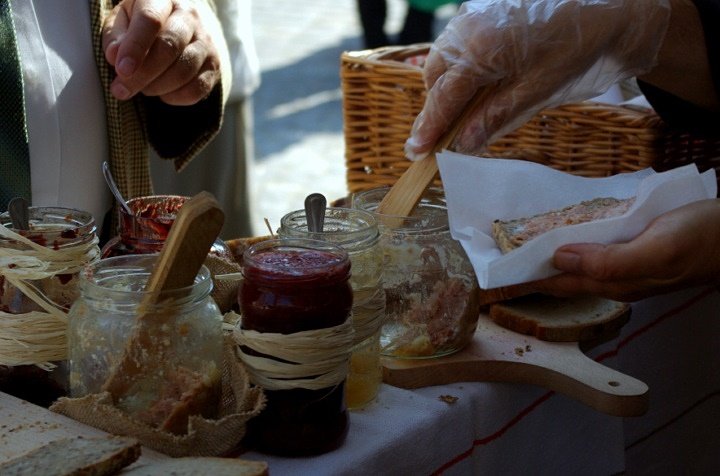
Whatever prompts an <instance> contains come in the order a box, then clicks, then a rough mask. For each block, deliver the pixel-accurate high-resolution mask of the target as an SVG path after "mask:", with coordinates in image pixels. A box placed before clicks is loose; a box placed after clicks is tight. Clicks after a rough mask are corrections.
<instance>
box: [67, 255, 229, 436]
mask: <svg viewBox="0 0 720 476" xmlns="http://www.w3.org/2000/svg"><path fill="white" fill-rule="evenodd" d="M157 257H158V255H156V254H152V255H150V254H144V255H129V256H118V257H113V258H106V259H102V260H100V261H98V262H97V263H95V264H93V265H91V266H89V267H88V268H87V269H86V271H85V272H84V273H83V274H82V279H81V281H80V292H81V295H80V298H79V299H78V300H77V301H75V304H74V305H73V307H72V308H71V309H70V314H69V328H68V347H69V370H70V394H71V396H72V397H81V396H83V395H87V394H91V393H99V392H100V391H101V390H102V387H103V384H104V383H105V382H106V380H107V379H108V377H109V375H110V373H111V372H112V371H113V369H114V368H115V366H116V365H117V364H118V362H119V361H120V360H121V359H122V358H123V355H124V354H125V350H126V348H127V347H128V341H129V339H130V338H131V336H133V334H134V332H135V331H136V326H135V322H136V317H137V315H138V312H140V307H139V306H140V303H141V302H142V301H143V299H144V297H145V296H146V294H147V293H146V292H145V291H144V289H145V285H146V283H147V280H148V278H149V277H150V274H151V272H152V269H153V265H154V263H155V261H156V260H157ZM211 290H212V279H211V277H210V272H209V271H208V269H207V268H206V267H205V266H203V267H201V268H200V271H199V273H198V275H197V276H196V278H195V283H194V284H193V285H192V286H189V287H187V288H181V289H174V290H169V291H163V292H162V293H161V294H160V296H159V298H158V299H157V304H155V305H153V306H151V307H149V308H145V306H143V309H142V312H146V313H152V314H157V315H161V316H169V320H168V321H166V322H163V323H162V325H160V324H158V329H151V330H149V331H148V332H149V333H150V334H151V341H150V343H149V345H148V347H151V352H156V353H157V359H156V361H155V362H152V361H151V363H150V364H146V365H155V366H156V367H157V368H156V369H155V370H154V371H148V370H147V368H146V369H145V372H144V373H146V374H147V378H145V377H143V379H142V382H143V384H142V385H138V387H137V388H140V390H139V391H138V392H137V393H128V395H126V396H124V397H123V398H121V399H120V400H119V401H117V402H116V405H117V406H118V407H119V408H121V409H123V410H125V411H126V412H127V413H129V414H131V415H133V416H135V417H136V418H138V419H140V420H142V421H144V422H146V423H148V424H150V425H153V426H155V427H161V428H164V429H167V430H170V431H174V430H177V429H179V428H177V427H174V426H173V424H174V423H176V422H173V421H171V420H170V419H168V415H169V414H170V413H171V412H176V413H177V414H179V415H182V414H183V413H182V412H183V410H184V406H189V405H194V406H195V407H196V408H199V409H200V414H202V415H204V416H206V417H212V416H214V415H215V413H216V411H217V410H218V407H219V397H220V377H221V369H222V315H221V313H220V310H219V309H218V307H217V304H215V301H214V300H213V299H212V298H210V291H211ZM153 317H155V316H153ZM159 349H163V351H162V358H160V357H159V356H160V353H159V352H160V350H159ZM149 350H150V349H149ZM185 416H187V415H185ZM166 419H167V420H166ZM184 429H185V431H187V426H185V428H184Z"/></svg>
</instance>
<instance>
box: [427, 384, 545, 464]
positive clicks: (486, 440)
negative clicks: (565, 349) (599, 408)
mask: <svg viewBox="0 0 720 476" xmlns="http://www.w3.org/2000/svg"><path fill="white" fill-rule="evenodd" d="M553 395H555V392H547V393H546V394H544V395H543V396H542V397H540V398H538V399H537V400H535V401H534V402H532V403H531V404H530V405H529V406H528V407H526V408H524V409H523V410H522V411H521V412H520V413H518V414H517V415H515V416H514V417H513V418H512V419H511V420H510V421H509V422H507V423H506V424H505V425H504V426H503V427H502V428H500V429H499V430H498V431H496V432H495V433H493V434H492V435H488V436H486V437H485V438H480V439H479V440H474V441H473V444H472V446H470V449H468V450H467V451H464V452H462V453H460V454H459V455H457V456H456V457H454V458H453V459H451V460H450V461H448V462H447V463H445V464H444V465H442V466H440V467H439V468H438V469H436V470H435V471H433V472H432V473H431V474H432V475H437V474H442V472H443V471H445V470H447V469H450V468H451V467H453V466H454V465H456V464H457V463H459V462H460V461H462V460H464V459H465V458H467V457H468V456H470V455H471V454H472V452H473V450H474V449H475V447H476V446H481V445H485V444H488V443H490V442H491V441H493V440H496V439H498V438H500V437H501V436H502V435H503V434H504V433H505V432H506V431H508V430H509V429H510V428H512V427H513V426H515V425H516V424H517V423H518V422H519V421H520V420H522V419H523V418H525V416H526V415H527V414H528V413H530V412H531V411H533V410H535V408H537V407H539V406H540V405H541V404H542V403H543V402H545V401H546V400H547V399H549V398H550V397H552V396H553Z"/></svg>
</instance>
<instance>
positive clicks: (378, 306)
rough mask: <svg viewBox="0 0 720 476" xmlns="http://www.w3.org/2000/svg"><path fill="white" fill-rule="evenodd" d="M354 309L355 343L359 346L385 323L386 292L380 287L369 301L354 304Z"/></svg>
mask: <svg viewBox="0 0 720 476" xmlns="http://www.w3.org/2000/svg"><path fill="white" fill-rule="evenodd" d="M352 309H353V310H352V314H353V316H352V318H353V327H354V329H355V339H354V342H355V344H359V343H360V342H362V341H364V340H365V339H367V338H368V337H370V336H372V335H374V334H375V333H376V332H377V331H378V330H380V327H381V326H382V325H383V323H384V322H385V291H384V290H383V289H382V288H381V287H378V289H377V290H376V291H375V293H374V294H373V295H372V296H371V297H370V298H369V299H366V300H365V301H363V302H360V303H355V304H353V308H352Z"/></svg>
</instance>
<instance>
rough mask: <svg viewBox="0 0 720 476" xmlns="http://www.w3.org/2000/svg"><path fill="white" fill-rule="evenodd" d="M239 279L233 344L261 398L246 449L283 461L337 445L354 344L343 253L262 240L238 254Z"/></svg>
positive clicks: (319, 245)
mask: <svg viewBox="0 0 720 476" xmlns="http://www.w3.org/2000/svg"><path fill="white" fill-rule="evenodd" d="M243 276H244V279H243V282H242V284H241V286H240V291H239V304H240V311H241V319H240V321H239V324H238V327H236V329H235V339H236V342H237V343H238V351H239V355H240V358H241V359H242V361H243V362H244V363H245V365H246V367H247V369H248V373H249V375H250V380H251V382H253V383H254V384H256V385H258V386H260V387H262V388H263V389H264V390H265V395H266V397H267V406H266V407H265V409H264V410H263V411H262V412H261V413H260V414H259V415H258V416H256V417H254V418H252V419H251V420H250V421H248V427H247V440H246V441H247V444H248V445H250V446H251V447H254V448H256V449H258V450H260V451H263V452H267V453H274V454H280V455H286V456H305V455H313V454H319V453H324V452H327V451H331V450H333V449H335V448H337V447H339V446H340V445H341V444H342V443H343V441H344V440H345V436H346V434H347V429H348V414H347V408H346V405H345V379H346V376H347V368H348V361H349V359H350V352H351V349H352V339H353V330H352V321H351V319H350V311H351V308H352V298H353V295H352V289H351V287H350V283H349V278H350V259H349V257H348V253H347V252H346V251H345V250H343V249H342V248H340V247H338V246H336V245H333V244H330V243H327V242H322V241H315V240H305V239H285V240H278V239H275V240H267V241H263V242H260V243H257V244H255V245H253V246H251V247H250V248H248V249H247V250H246V251H245V253H244V255H243Z"/></svg>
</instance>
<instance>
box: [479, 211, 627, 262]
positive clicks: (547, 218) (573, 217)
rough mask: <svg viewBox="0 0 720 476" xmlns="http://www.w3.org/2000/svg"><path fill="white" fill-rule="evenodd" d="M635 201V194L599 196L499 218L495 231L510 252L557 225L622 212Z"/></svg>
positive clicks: (602, 217)
mask: <svg viewBox="0 0 720 476" xmlns="http://www.w3.org/2000/svg"><path fill="white" fill-rule="evenodd" d="M634 202H635V197H631V198H624V199H618V198H613V197H604V198H596V199H593V200H586V201H584V202H580V203H578V204H575V205H570V206H568V207H565V208H562V209H559V210H551V211H549V212H545V213H540V214H537V215H533V216H531V217H523V218H516V219H514V220H507V221H502V220H495V221H494V222H493V226H492V234H493V238H494V239H495V242H496V243H497V245H498V248H500V251H502V252H503V253H508V252H510V251H512V250H514V249H515V248H518V247H520V246H522V245H523V244H525V243H527V242H528V241H530V240H532V239H533V238H536V237H538V236H540V235H541V234H543V233H545V232H548V231H550V230H553V229H555V228H560V227H562V226H568V225H577V224H578V223H586V222H590V221H595V220H601V219H604V218H612V217H616V216H620V215H622V214H624V213H625V212H626V211H628V209H629V208H630V207H631V206H632V204H633V203H634Z"/></svg>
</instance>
